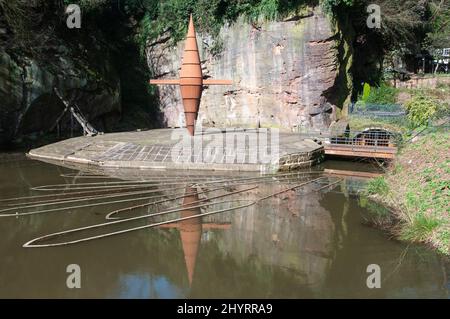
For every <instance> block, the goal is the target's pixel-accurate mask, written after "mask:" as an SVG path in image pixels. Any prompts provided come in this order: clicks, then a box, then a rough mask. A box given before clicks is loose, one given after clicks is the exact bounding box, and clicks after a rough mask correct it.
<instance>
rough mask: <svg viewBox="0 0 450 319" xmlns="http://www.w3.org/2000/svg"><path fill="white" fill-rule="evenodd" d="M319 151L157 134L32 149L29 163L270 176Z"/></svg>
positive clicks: (256, 138) (308, 145)
mask: <svg viewBox="0 0 450 319" xmlns="http://www.w3.org/2000/svg"><path fill="white" fill-rule="evenodd" d="M323 153H324V150H323V147H322V146H321V145H319V144H317V143H315V142H313V141H312V140H308V139H302V137H301V136H300V135H299V134H295V133H281V132H279V131H278V130H271V129H245V130H244V129H226V130H225V129H223V130H220V129H204V130H203V131H202V130H199V131H198V132H196V135H195V136H194V137H190V136H189V135H188V134H187V132H186V130H185V129H183V128H180V129H157V130H148V131H141V132H124V133H110V134H104V135H98V136H95V137H76V138H71V139H68V140H64V141H61V142H57V143H54V144H50V145H46V146H43V147H40V148H37V149H33V150H31V151H30V152H29V153H28V156H29V157H30V158H32V159H37V160H43V161H50V162H53V163H55V162H57V163H58V162H59V163H74V164H84V165H87V166H96V167H104V168H137V169H153V170H217V171H249V172H250V171H252V172H261V173H273V172H276V171H280V170H293V169H297V168H305V167H311V166H312V165H314V164H316V163H318V162H319V161H320V160H321V159H322V158H323Z"/></svg>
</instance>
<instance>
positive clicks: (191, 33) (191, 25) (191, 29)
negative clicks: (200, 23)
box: [187, 13, 195, 38]
mask: <svg viewBox="0 0 450 319" xmlns="http://www.w3.org/2000/svg"><path fill="white" fill-rule="evenodd" d="M187 37H188V38H192V37H195V28H194V19H192V13H191V15H190V17H189V27H188V33H187Z"/></svg>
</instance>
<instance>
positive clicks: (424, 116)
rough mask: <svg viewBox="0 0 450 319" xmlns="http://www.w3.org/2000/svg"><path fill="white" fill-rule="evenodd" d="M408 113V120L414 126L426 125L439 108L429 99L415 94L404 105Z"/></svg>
mask: <svg viewBox="0 0 450 319" xmlns="http://www.w3.org/2000/svg"><path fill="white" fill-rule="evenodd" d="M405 108H406V110H407V111H408V119H409V121H410V122H411V123H412V124H413V125H414V126H416V127H417V126H421V125H426V124H427V123H428V121H429V120H430V119H432V118H433V117H434V116H435V114H436V112H437V111H438V109H439V107H438V104H437V103H436V102H435V101H434V100H433V99H432V98H430V97H428V96H425V95H423V94H420V93H419V94H417V95H416V96H414V97H413V98H412V99H411V100H409V101H408V102H407V103H406V104H405Z"/></svg>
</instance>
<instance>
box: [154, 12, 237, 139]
mask: <svg viewBox="0 0 450 319" xmlns="http://www.w3.org/2000/svg"><path fill="white" fill-rule="evenodd" d="M150 84H162V85H164V84H165V85H179V86H180V89H181V98H182V99H183V107H184V116H185V118H186V128H187V130H188V131H189V134H190V135H191V136H193V135H194V132H195V121H196V120H197V116H198V109H199V106H200V99H201V96H202V91H203V86H204V85H231V84H233V82H232V81H231V80H213V79H207V80H203V74H202V66H201V63H200V55H199V52H198V46H197V38H196V35H195V28H194V21H193V20H192V14H191V16H190V19H189V28H188V33H187V37H186V44H185V47H184V53H183V63H182V64H181V71H180V78H179V79H173V80H172V79H162V80H150Z"/></svg>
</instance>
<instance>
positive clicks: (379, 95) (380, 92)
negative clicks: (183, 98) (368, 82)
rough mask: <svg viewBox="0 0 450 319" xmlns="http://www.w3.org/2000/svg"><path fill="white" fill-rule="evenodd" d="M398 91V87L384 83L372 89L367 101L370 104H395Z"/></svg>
mask: <svg viewBox="0 0 450 319" xmlns="http://www.w3.org/2000/svg"><path fill="white" fill-rule="evenodd" d="M397 93H398V89H396V88H394V87H392V86H389V85H387V84H386V83H382V84H381V85H380V86H379V87H377V88H373V89H372V90H371V91H370V94H369V96H368V98H367V100H366V102H367V103H369V104H395V100H396V98H397Z"/></svg>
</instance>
